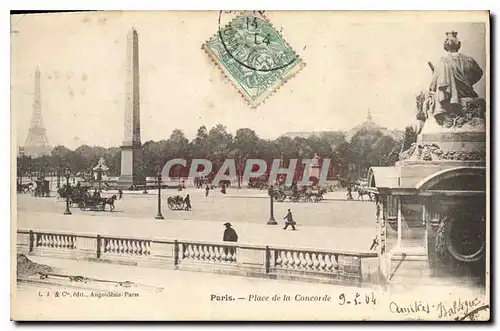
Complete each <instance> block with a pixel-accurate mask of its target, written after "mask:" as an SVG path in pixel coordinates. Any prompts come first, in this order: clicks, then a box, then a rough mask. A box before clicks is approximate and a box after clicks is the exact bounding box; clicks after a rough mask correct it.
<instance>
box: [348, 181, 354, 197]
mask: <svg viewBox="0 0 500 331" xmlns="http://www.w3.org/2000/svg"><path fill="white" fill-rule="evenodd" d="M352 199H353V198H352V187H351V185H350V184H349V186H347V200H352Z"/></svg>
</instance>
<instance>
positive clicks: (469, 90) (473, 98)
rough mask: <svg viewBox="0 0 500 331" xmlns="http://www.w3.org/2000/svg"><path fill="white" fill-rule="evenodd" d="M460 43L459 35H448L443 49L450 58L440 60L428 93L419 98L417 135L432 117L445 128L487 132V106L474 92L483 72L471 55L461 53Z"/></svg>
mask: <svg viewBox="0 0 500 331" xmlns="http://www.w3.org/2000/svg"><path fill="white" fill-rule="evenodd" d="M460 47H461V42H460V40H458V38H457V32H454V31H452V32H447V33H446V39H445V42H444V49H445V50H446V51H447V52H448V55H447V56H444V57H442V58H441V59H440V61H439V64H438V66H437V67H436V68H435V67H434V65H433V64H432V63H430V62H429V66H430V68H431V70H432V71H433V75H432V81H431V84H430V86H429V91H427V92H422V93H421V94H420V95H419V96H417V100H416V101H417V109H418V112H417V120H418V121H419V125H418V130H417V131H418V133H420V132H421V131H422V128H423V126H424V123H425V124H426V125H427V123H426V122H427V121H428V120H429V118H431V117H432V118H433V119H434V120H435V123H437V124H438V126H440V127H442V128H446V129H449V128H462V127H464V126H465V127H466V128H468V129H474V128H477V129H479V130H484V126H485V121H484V117H485V111H486V104H485V101H484V99H482V98H478V95H477V93H476V92H475V91H474V84H476V83H477V82H478V81H479V80H480V79H481V77H482V76H483V70H482V69H481V68H480V67H479V65H478V64H477V62H476V61H475V60H474V59H473V58H472V57H470V56H467V55H464V54H462V53H459V52H458V50H459V49H460Z"/></svg>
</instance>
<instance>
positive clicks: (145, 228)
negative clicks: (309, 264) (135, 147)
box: [17, 189, 376, 251]
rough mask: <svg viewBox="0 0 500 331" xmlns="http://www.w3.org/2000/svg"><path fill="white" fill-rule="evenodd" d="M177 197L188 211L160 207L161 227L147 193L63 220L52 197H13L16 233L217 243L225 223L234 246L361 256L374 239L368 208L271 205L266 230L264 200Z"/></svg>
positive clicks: (339, 203)
mask: <svg viewBox="0 0 500 331" xmlns="http://www.w3.org/2000/svg"><path fill="white" fill-rule="evenodd" d="M235 191H236V190H235ZM248 191H250V192H247V193H246V194H247V195H248V193H254V192H255V193H260V191H257V190H256V191H254V192H252V190H248ZM236 192H238V191H236ZM239 192H240V194H241V193H244V192H243V191H239ZM165 193H167V194H168V193H170V194H177V193H178V192H177V191H165ZM179 193H181V194H183V195H185V194H187V193H189V194H190V195H191V200H192V204H193V210H192V211H171V210H169V209H168V207H167V206H166V203H164V204H163V216H164V217H165V220H163V221H158V220H155V219H154V216H155V215H156V211H157V197H156V196H155V195H154V194H151V193H150V194H148V195H142V194H135V193H133V194H126V195H125V196H124V199H123V200H118V201H117V202H116V210H115V211H114V212H109V211H107V212H84V211H81V210H79V209H78V208H72V209H71V210H72V213H73V215H63V214H62V213H63V211H64V207H65V204H64V201H63V200H57V199H56V198H55V197H53V198H34V197H32V196H30V195H18V196H17V198H18V220H17V227H18V228H23V229H46V230H60V231H68V232H84V233H98V234H101V235H104V234H109V235H123V236H137V237H145V238H172V239H186V240H205V241H215V242H218V241H221V240H222V233H223V230H224V226H223V223H225V222H227V221H229V222H231V223H232V224H233V227H234V228H235V230H236V231H237V233H238V236H239V240H238V241H239V242H242V243H248V244H261V245H262V244H264V245H287V246H288V245H290V246H298V247H314V248H329V249H337V250H348V251H360V250H361V251H365V250H367V249H368V248H369V247H370V245H371V243H372V240H373V238H374V236H375V231H376V229H375V219H374V216H375V205H374V203H371V202H361V201H345V200H326V201H322V202H319V203H303V202H296V203H293V202H281V203H280V202H275V203H274V209H275V219H276V220H277V221H278V223H279V224H278V225H274V226H272V225H266V224H267V221H268V219H269V199H268V198H267V199H263V198H262V199H261V198H257V197H245V196H243V195H241V196H239V197H236V196H230V195H225V196H224V195H222V194H220V192H216V191H215V192H211V193H212V194H211V195H210V196H209V197H207V198H205V197H204V193H203V192H202V191H201V190H195V189H188V190H184V191H182V192H179ZM108 194H110V193H108ZM167 194H165V195H164V197H166V196H167ZM164 199H165V198H164ZM164 199H163V200H164ZM288 208H291V209H292V211H293V215H294V219H295V220H296V222H297V223H298V226H297V229H298V230H297V231H291V230H290V229H288V230H287V231H284V230H283V225H284V220H283V217H284V215H285V214H286V210H287V209H288Z"/></svg>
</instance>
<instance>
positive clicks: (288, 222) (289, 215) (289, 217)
mask: <svg viewBox="0 0 500 331" xmlns="http://www.w3.org/2000/svg"><path fill="white" fill-rule="evenodd" d="M283 219H286V222H285V227H284V228H283V230H286V229H287V228H288V226H289V225H291V226H292V230H294V231H295V230H296V229H295V221H294V220H293V216H292V212H291V211H290V209H288V213H287V214H286V216H285V217H283Z"/></svg>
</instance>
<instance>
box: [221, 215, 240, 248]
mask: <svg viewBox="0 0 500 331" xmlns="http://www.w3.org/2000/svg"><path fill="white" fill-rule="evenodd" d="M224 226H225V227H226V230H224V236H223V237H222V241H229V242H237V241H238V234H237V233H236V231H235V230H234V229H233V228H232V227H231V226H232V225H231V223H229V222H226V223H224ZM224 252H225V253H226V254H227V253H228V252H229V253H231V254H234V253H236V249H235V248H234V247H224Z"/></svg>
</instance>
